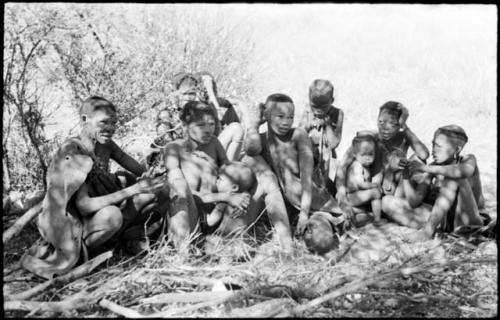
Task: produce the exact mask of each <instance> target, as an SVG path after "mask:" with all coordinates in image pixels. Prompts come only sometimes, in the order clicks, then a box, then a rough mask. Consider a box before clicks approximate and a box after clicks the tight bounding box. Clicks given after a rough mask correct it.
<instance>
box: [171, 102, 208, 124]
mask: <svg viewBox="0 0 500 320" xmlns="http://www.w3.org/2000/svg"><path fill="white" fill-rule="evenodd" d="M204 115H210V116H212V117H214V120H215V119H216V118H217V115H215V113H214V109H213V108H212V107H210V106H209V105H208V104H206V103H205V102H200V101H189V102H187V103H186V104H185V105H184V106H183V107H182V110H181V113H180V116H179V118H180V119H181V121H182V122H184V123H185V124H190V123H192V122H195V121H199V120H201V119H202V117H203V116H204Z"/></svg>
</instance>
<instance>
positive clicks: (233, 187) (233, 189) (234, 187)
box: [231, 183, 240, 192]
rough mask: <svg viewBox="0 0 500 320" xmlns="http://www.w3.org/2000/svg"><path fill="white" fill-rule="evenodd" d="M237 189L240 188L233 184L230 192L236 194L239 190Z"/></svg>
mask: <svg viewBox="0 0 500 320" xmlns="http://www.w3.org/2000/svg"><path fill="white" fill-rule="evenodd" d="M239 188H240V187H239V186H238V185H237V184H236V183H233V186H232V187H231V191H232V192H238V189H239Z"/></svg>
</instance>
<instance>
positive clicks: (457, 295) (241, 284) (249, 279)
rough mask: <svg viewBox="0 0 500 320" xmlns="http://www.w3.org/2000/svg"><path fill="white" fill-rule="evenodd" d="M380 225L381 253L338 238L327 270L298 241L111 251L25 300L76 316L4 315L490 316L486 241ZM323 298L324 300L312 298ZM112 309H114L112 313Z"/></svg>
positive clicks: (493, 269)
mask: <svg viewBox="0 0 500 320" xmlns="http://www.w3.org/2000/svg"><path fill="white" fill-rule="evenodd" d="M387 228H388V229H386V230H389V231H390V232H386V234H391V235H392V236H391V237H392V238H391V237H390V238H391V240H393V241H392V242H391V243H390V245H388V246H387V247H386V248H385V249H386V250H385V251H384V252H385V253H388V254H379V255H378V256H374V255H371V256H370V257H371V258H368V255H363V256H357V255H356V254H355V253H353V252H352V250H354V248H355V247H356V246H357V244H356V243H359V244H362V243H363V239H364V240H367V239H368V240H369V238H366V236H367V235H369V234H370V233H371V232H373V228H370V227H368V228H363V229H360V230H357V231H356V232H352V233H351V234H352V237H349V238H346V239H345V241H344V242H343V243H344V244H345V245H344V247H342V248H341V249H340V251H342V252H343V253H344V255H343V257H342V258H341V259H340V261H338V262H337V263H335V261H336V260H338V259H339V258H338V257H337V258H336V257H335V256H330V257H329V258H328V257H320V256H316V255H312V254H309V253H308V252H307V250H306V249H305V247H304V245H303V243H302V242H296V250H295V252H294V253H293V255H283V254H282V253H281V251H280V249H279V246H278V245H277V244H276V243H275V242H273V241H272V240H271V241H268V242H265V243H263V244H261V245H260V246H259V245H258V244H257V243H256V242H255V240H252V238H251V237H243V236H240V237H237V238H231V239H229V238H221V237H218V236H209V237H208V238H207V239H205V241H204V245H203V246H202V247H199V248H192V249H191V252H190V253H189V254H186V253H181V252H179V251H176V250H174V249H172V247H171V246H170V245H169V244H168V243H166V242H165V241H162V242H158V243H156V244H155V245H154V246H153V247H152V248H151V249H150V250H149V252H147V253H144V254H142V255H139V256H135V257H125V256H120V255H119V252H118V251H115V253H118V254H117V255H116V256H115V257H114V258H113V259H112V260H111V261H109V262H108V263H107V265H105V266H103V267H100V268H99V269H98V271H97V272H94V273H93V274H91V275H89V276H86V277H83V278H81V279H79V280H76V281H74V282H72V283H68V284H65V285H60V286H57V287H53V288H50V289H49V290H47V291H45V292H43V293H41V294H39V296H37V297H34V298H33V300H36V301H47V302H56V301H64V302H66V301H69V300H68V299H70V298H71V297H75V296H77V295H78V294H79V293H81V292H82V291H84V292H85V297H86V299H87V300H88V301H87V300H86V301H87V302H86V303H85V304H83V306H80V307H78V310H74V309H73V308H70V309H69V310H66V311H65V310H63V311H62V312H56V313H54V312H48V311H44V312H42V311H33V312H31V313H29V312H27V311H15V312H13V311H7V313H6V316H33V317H34V316H36V317H40V316H43V317H48V316H54V317H60V316H64V317H68V316H79V317H82V316H84V317H94V316H98V317H114V316H116V313H119V314H122V315H133V316H134V317H138V316H141V317H142V316H153V317H170V316H174V317H234V316H257V317H271V316H280V315H281V316H306V317H326V316H328V317H344V316H347V317H349V316H360V317H369V316H391V317H399V316H405V317H406V316H416V317H420V316H425V317H428V316H445V315H446V316H456V317H490V316H494V315H496V314H497V309H496V306H497V248H496V243H495V242H494V241H487V242H483V243H481V244H480V245H479V246H478V247H475V246H473V245H470V244H467V242H466V241H464V240H463V239H456V238H452V237H446V238H443V239H434V240H432V241H427V242H423V243H420V244H412V245H409V244H407V243H404V242H403V241H396V240H397V239H399V237H401V234H400V233H401V232H404V228H401V227H394V226H392V227H387ZM370 230H371V231H370ZM355 238H357V241H354V240H353V239H355ZM362 246H364V245H362ZM349 248H350V249H351V250H348V249H349ZM378 252H380V250H378ZM24 276H25V274H24V273H23V272H18V273H17V274H16V273H13V274H11V275H9V276H8V279H7V281H6V283H5V285H4V292H6V293H9V294H14V293H17V292H19V291H24V290H26V289H27V288H28V287H30V286H31V287H32V286H33V282H32V281H31V282H25V281H24V282H19V283H16V282H15V281H14V280H15V279H16V278H21V279H23V278H22V277H24ZM4 280H5V278H4ZM23 280H25V279H23ZM224 284H226V285H232V289H233V290H230V291H228V290H227V287H226V286H224ZM194 292H198V294H196V295H195V294H193V293H194ZM328 295H329V296H332V297H334V298H333V299H325V301H321V299H322V297H325V296H327V297H328ZM102 299H105V300H104V301H105V302H102V301H103V300H102ZM99 301H101V303H100V304H99ZM318 301H319V302H318ZM316 302H318V303H316ZM114 304H116V305H118V306H120V307H122V309H116V308H113V306H115V307H116V305H114ZM110 305H111V306H110ZM103 306H106V308H105V307H103ZM253 306H255V307H253ZM108 308H109V309H108ZM246 308H248V309H246ZM110 309H112V310H115V312H111V311H110ZM120 312H121V313H120ZM134 312H135V313H134ZM249 312H251V313H249Z"/></svg>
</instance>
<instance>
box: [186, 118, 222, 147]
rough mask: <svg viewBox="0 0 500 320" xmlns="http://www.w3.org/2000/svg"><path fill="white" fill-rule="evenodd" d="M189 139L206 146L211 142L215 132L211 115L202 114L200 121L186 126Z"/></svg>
mask: <svg viewBox="0 0 500 320" xmlns="http://www.w3.org/2000/svg"><path fill="white" fill-rule="evenodd" d="M186 126H187V127H186V129H187V131H186V132H187V135H188V137H189V138H191V139H192V140H194V141H195V142H197V143H199V144H207V143H209V142H210V141H212V138H213V135H214V132H215V119H214V117H213V116H212V115H209V114H203V115H202V116H201V118H200V119H198V120H195V121H193V122H191V123H189V124H187V125H186Z"/></svg>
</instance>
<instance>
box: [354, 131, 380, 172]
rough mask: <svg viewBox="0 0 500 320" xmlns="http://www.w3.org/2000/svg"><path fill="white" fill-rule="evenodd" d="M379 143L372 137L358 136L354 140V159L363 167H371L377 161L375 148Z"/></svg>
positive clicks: (366, 135)
mask: <svg viewBox="0 0 500 320" xmlns="http://www.w3.org/2000/svg"><path fill="white" fill-rule="evenodd" d="M376 145H377V142H376V140H375V138H374V137H373V136H372V135H369V134H365V135H357V136H355V137H354V139H352V152H353V155H354V158H355V159H356V160H357V161H358V162H359V163H361V165H362V166H363V167H369V166H370V165H372V163H373V161H375V148H376Z"/></svg>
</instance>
